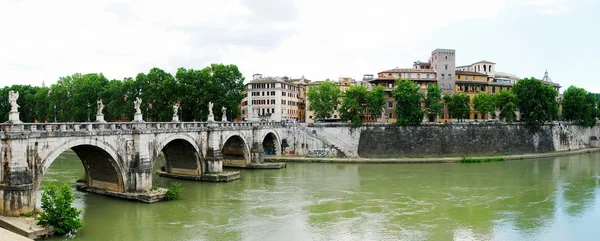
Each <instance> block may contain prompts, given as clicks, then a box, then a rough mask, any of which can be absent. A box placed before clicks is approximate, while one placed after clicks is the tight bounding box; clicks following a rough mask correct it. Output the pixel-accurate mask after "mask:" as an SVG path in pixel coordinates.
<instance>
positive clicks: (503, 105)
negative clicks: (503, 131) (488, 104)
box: [494, 90, 517, 122]
mask: <svg viewBox="0 0 600 241" xmlns="http://www.w3.org/2000/svg"><path fill="white" fill-rule="evenodd" d="M494 99H495V101H494V103H495V106H496V107H497V108H498V109H499V110H500V116H497V117H496V118H498V119H501V120H504V121H507V122H513V121H515V120H516V119H517V115H516V114H515V111H516V110H517V96H516V95H515V94H514V93H513V92H511V91H509V90H502V91H501V92H500V93H498V94H496V95H494Z"/></svg>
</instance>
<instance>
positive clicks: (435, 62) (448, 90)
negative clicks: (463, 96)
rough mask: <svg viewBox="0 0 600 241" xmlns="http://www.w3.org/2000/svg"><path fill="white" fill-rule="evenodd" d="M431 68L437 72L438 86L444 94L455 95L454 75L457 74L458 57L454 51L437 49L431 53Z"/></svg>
mask: <svg viewBox="0 0 600 241" xmlns="http://www.w3.org/2000/svg"><path fill="white" fill-rule="evenodd" d="M430 62H431V68H433V69H434V70H435V72H436V76H435V78H436V80H437V82H438V86H439V87H440V88H441V89H442V94H452V93H454V84H455V80H454V73H455V72H456V56H455V51H454V49H436V50H434V51H433V52H432V53H431V59H430Z"/></svg>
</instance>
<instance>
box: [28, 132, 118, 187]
mask: <svg viewBox="0 0 600 241" xmlns="http://www.w3.org/2000/svg"><path fill="white" fill-rule="evenodd" d="M69 149H70V150H72V151H73V152H74V153H75V154H76V155H77V157H78V158H79V160H80V161H81V163H82V164H83V168H84V171H85V174H84V180H83V182H84V183H85V184H86V185H87V186H88V187H92V188H97V189H102V190H109V191H114V192H125V184H124V181H123V173H122V171H121V167H120V165H119V161H118V156H117V155H116V153H115V152H114V151H113V150H112V149H110V148H108V147H106V146H104V147H100V146H99V145H94V144H73V145H63V146H62V147H59V148H57V149H55V151H53V152H52V153H50V154H49V155H48V156H47V157H46V158H45V159H44V160H43V168H41V170H39V171H38V172H37V175H38V177H39V178H36V180H37V181H36V182H35V185H36V186H35V190H39V187H40V186H41V182H42V179H43V177H44V175H45V174H46V172H47V170H48V168H49V167H50V165H51V164H52V163H53V162H54V161H55V160H56V159H57V158H58V156H59V155H61V154H63V153H65V152H66V151H68V150H69Z"/></svg>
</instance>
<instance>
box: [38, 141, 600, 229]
mask: <svg viewBox="0 0 600 241" xmlns="http://www.w3.org/2000/svg"><path fill="white" fill-rule="evenodd" d="M157 163H159V162H157ZM159 166H160V164H157V165H156V167H155V168H158V167H159ZM599 172H600V154H587V155H578V156H569V157H560V158H550V159H538V160H524V161H507V162H501V163H485V164H424V165H419V164H415V165H394V164H389V165H388V164H372V165H367V164H361V165H355V164H315V163H312V164H288V168H287V169H283V170H242V177H241V178H242V179H241V180H239V181H235V182H232V183H202V182H191V181H180V180H172V179H166V178H160V177H157V176H154V177H153V178H154V183H155V186H159V187H166V186H170V185H171V183H173V182H175V181H178V182H181V183H182V184H183V187H184V188H185V191H184V194H183V200H179V201H172V202H162V203H156V204H151V205H150V204H143V203H136V202H129V201H123V200H120V199H115V198H110V197H104V196H100V195H93V194H86V193H80V192H77V191H75V194H76V197H77V201H76V203H75V205H76V206H77V207H79V208H81V209H83V210H84V212H83V214H82V216H83V221H84V224H85V225H86V226H85V227H84V229H83V230H81V231H80V233H78V234H77V236H76V237H75V238H74V239H73V240H453V239H454V240H595V239H596V236H598V235H596V233H597V232H596V230H597V228H596V226H597V223H599V222H600V208H599V207H598V205H596V203H597V202H596V200H597V199H598V198H600V195H598V194H599V192H598V178H599V177H600V174H599ZM81 175H83V166H82V164H81V162H80V161H79V160H78V158H77V156H76V155H74V154H73V153H70V152H66V153H64V154H63V155H62V156H60V157H59V159H57V160H56V161H55V162H54V163H53V164H52V166H51V167H50V169H49V173H48V174H47V175H46V176H45V177H44V180H43V182H42V184H43V185H47V184H48V183H49V182H50V181H55V182H58V183H59V184H60V183H63V182H68V183H70V184H74V183H75V180H76V179H77V178H79V177H80V176H81ZM60 239H61V238H55V240H60Z"/></svg>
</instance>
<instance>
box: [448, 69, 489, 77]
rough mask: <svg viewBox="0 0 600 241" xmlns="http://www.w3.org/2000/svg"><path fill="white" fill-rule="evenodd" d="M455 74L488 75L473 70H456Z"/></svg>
mask: <svg viewBox="0 0 600 241" xmlns="http://www.w3.org/2000/svg"><path fill="white" fill-rule="evenodd" d="M456 75H476V76H488V75H487V74H482V73H478V72H473V71H458V70H457V71H456Z"/></svg>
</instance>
